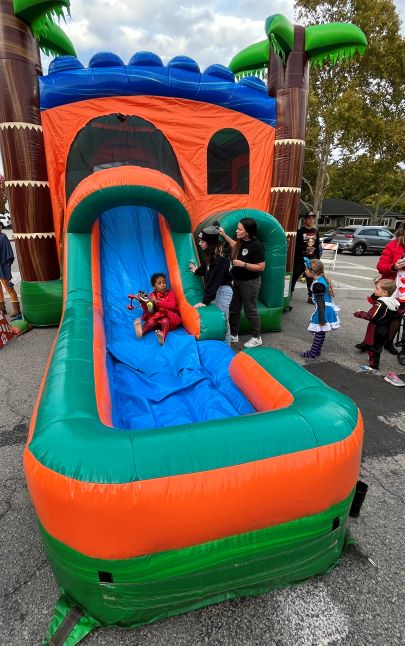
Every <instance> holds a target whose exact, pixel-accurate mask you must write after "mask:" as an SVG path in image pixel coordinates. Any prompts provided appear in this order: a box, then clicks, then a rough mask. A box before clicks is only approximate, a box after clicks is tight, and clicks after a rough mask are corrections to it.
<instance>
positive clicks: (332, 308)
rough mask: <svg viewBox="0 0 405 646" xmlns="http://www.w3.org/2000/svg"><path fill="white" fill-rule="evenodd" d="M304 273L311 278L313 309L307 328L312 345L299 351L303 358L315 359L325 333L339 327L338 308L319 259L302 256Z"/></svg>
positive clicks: (318, 354) (319, 352)
mask: <svg viewBox="0 0 405 646" xmlns="http://www.w3.org/2000/svg"><path fill="white" fill-rule="evenodd" d="M304 263H305V275H306V277H307V278H312V279H313V282H312V284H311V294H312V302H313V303H314V305H315V309H314V311H313V313H312V316H311V318H310V320H309V325H308V330H309V331H310V332H313V334H314V340H313V341H312V346H311V347H310V349H309V350H307V351H306V352H300V356H301V357H304V358H305V359H315V357H319V356H320V354H321V350H322V346H323V343H324V341H325V333H326V332H329V331H330V330H336V329H337V328H339V327H340V319H339V315H338V312H339V308H338V307H337V305H336V304H335V301H334V300H333V296H334V293H333V286H332V283H331V281H330V280H329V278H327V277H326V276H325V271H324V266H323V263H322V262H321V261H320V260H315V259H314V260H310V259H309V258H306V257H305V258H304Z"/></svg>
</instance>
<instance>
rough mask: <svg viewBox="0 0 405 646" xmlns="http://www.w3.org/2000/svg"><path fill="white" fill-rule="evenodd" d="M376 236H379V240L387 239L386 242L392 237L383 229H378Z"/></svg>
mask: <svg viewBox="0 0 405 646" xmlns="http://www.w3.org/2000/svg"><path fill="white" fill-rule="evenodd" d="M378 235H379V236H380V238H387V240H389V239H390V238H392V237H393V235H392V233H390V232H389V231H385V229H379V230H378Z"/></svg>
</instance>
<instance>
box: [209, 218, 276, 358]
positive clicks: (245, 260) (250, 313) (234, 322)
mask: <svg viewBox="0 0 405 646" xmlns="http://www.w3.org/2000/svg"><path fill="white" fill-rule="evenodd" d="M219 232H220V234H221V235H222V236H223V237H224V238H225V240H226V241H227V242H228V243H229V245H230V247H231V249H232V254H231V255H232V265H233V269H232V273H233V279H234V286H233V296H232V301H231V305H230V307H229V325H230V328H231V343H237V342H238V341H239V337H238V333H239V325H240V317H241V311H242V305H243V309H244V310H245V314H246V318H247V319H248V321H249V323H250V325H251V326H252V338H251V339H249V341H247V342H246V343H245V344H244V347H245V348H255V347H257V346H259V345H262V343H263V341H262V338H261V335H260V317H259V313H258V311H257V297H258V296H259V290H260V285H261V273H262V271H264V268H265V266H266V263H265V259H264V248H263V245H262V243H261V242H260V241H259V240H258V239H257V238H256V233H257V224H256V220H254V219H253V218H242V219H241V220H240V222H239V223H238V226H237V228H236V240H233V239H232V238H230V237H229V236H228V235H226V233H225V231H224V230H223V229H222V228H219Z"/></svg>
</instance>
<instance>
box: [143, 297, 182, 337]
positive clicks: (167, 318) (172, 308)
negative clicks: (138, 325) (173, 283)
mask: <svg viewBox="0 0 405 646" xmlns="http://www.w3.org/2000/svg"><path fill="white" fill-rule="evenodd" d="M149 298H150V299H151V301H152V303H153V305H154V312H149V311H148V308H147V305H146V303H144V302H143V301H140V304H141V307H142V309H143V311H144V314H143V315H142V320H143V321H144V324H143V326H142V333H143V334H146V332H150V330H161V331H162V334H163V339H166V336H167V333H168V331H169V330H175V329H176V328H177V327H179V325H181V323H182V320H181V316H180V312H179V309H178V307H177V302H176V297H175V295H174V292H173V291H172V290H171V289H168V290H166V291H165V292H155V291H153V292H151V293H150V294H149Z"/></svg>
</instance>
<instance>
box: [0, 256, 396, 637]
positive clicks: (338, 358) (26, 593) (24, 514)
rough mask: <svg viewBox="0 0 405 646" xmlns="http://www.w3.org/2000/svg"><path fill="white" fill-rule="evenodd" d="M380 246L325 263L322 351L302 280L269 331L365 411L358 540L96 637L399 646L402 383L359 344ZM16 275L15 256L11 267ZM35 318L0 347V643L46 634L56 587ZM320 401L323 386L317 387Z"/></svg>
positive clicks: (48, 331) (41, 345) (40, 339)
mask: <svg viewBox="0 0 405 646" xmlns="http://www.w3.org/2000/svg"><path fill="white" fill-rule="evenodd" d="M375 264H376V257H375V256H363V257H360V258H354V257H353V256H351V255H349V254H342V255H339V256H338V262H337V265H336V268H335V270H334V271H330V272H329V275H330V277H331V278H332V280H333V281H334V283H335V286H336V300H337V302H338V304H339V305H340V307H341V313H340V314H341V319H342V327H341V329H340V330H338V331H336V332H332V333H329V334H327V338H326V341H325V345H324V350H323V353H322V356H321V357H320V358H319V359H316V360H315V361H309V360H302V359H300V357H299V352H300V351H302V350H305V349H307V348H308V347H309V345H310V341H311V338H310V335H309V334H308V332H307V331H306V328H307V324H308V318H309V315H310V313H311V306H310V305H308V304H307V303H306V291H305V286H304V285H303V284H298V286H297V289H296V292H295V294H294V298H293V301H292V306H293V309H292V310H291V311H290V312H288V313H286V314H285V316H284V322H283V331H282V332H281V333H272V334H265V335H264V342H265V345H268V346H272V347H276V348H279V349H280V350H282V351H284V352H286V354H288V355H289V356H291V357H292V358H293V359H295V360H296V361H298V362H299V363H302V364H304V365H305V367H306V368H307V369H308V370H310V371H311V372H312V373H313V374H315V375H317V376H318V377H320V378H321V379H323V380H324V381H325V382H326V383H328V384H330V385H331V386H333V387H334V388H337V389H338V390H341V391H343V392H345V393H347V394H349V395H350V396H351V397H352V398H353V399H354V400H355V401H356V402H357V403H358V404H359V406H360V408H361V410H362V412H363V415H364V418H365V425H366V429H365V441H364V452H363V461H362V470H361V478H362V480H364V481H365V482H366V483H367V484H368V485H369V491H368V494H367V497H366V501H365V503H364V505H363V509H362V512H361V515H360V517H359V518H358V519H350V523H349V526H350V531H351V533H352V535H353V537H354V539H355V541H356V545H355V546H353V547H351V548H349V550H348V551H347V552H346V554H345V555H344V556H343V558H342V560H341V562H340V563H339V565H338V566H337V567H336V568H335V569H334V570H332V571H331V572H329V573H328V574H326V575H324V576H322V577H317V578H314V579H311V580H309V581H307V582H305V583H302V584H301V585H298V586H295V587H290V588H286V589H283V590H276V591H274V592H272V593H269V594H267V595H263V596H261V597H257V598H243V599H237V600H234V601H230V602H226V603H222V604H218V605H215V606H211V607H208V608H205V609H203V610H199V611H195V612H192V613H189V614H187V615H183V616H180V617H174V618H172V619H169V620H167V621H163V622H160V623H157V624H154V625H151V626H145V627H142V628H139V629H137V630H130V631H124V630H118V629H109V630H99V631H96V632H94V633H93V634H92V635H90V636H89V637H88V638H87V639H86V640H85V641H84V642H83V643H84V644H88V646H92V645H94V646H129V645H131V646H138V645H139V646H141V645H144V644H147V645H148V646H163V645H164V646H191V645H193V646H203V645H206V644H210V645H212V646H219V645H221V646H228V645H229V646H231V645H232V646H235V645H237V646H238V645H244V646H245V645H246V646H259V645H260V646H261V645H262V644H266V645H269V646H308V645H311V646H326V645H331V646H334V645H339V646H369V645H370V644H373V645H374V646H397V645H398V646H400V645H401V646H402V645H403V644H404V643H405V629H404V608H405V594H404V589H405V586H404V578H403V572H404V570H405V568H404V566H405V558H404V549H403V544H404V536H405V515H404V502H405V500H404V497H405V493H404V492H405V469H404V467H405V457H404V454H405V388H395V387H394V386H392V385H390V384H388V383H387V382H385V381H384V378H383V375H380V376H376V375H369V374H364V373H363V372H361V371H360V368H359V365H360V364H361V363H364V362H365V361H364V360H365V358H366V357H365V355H362V354H360V353H359V352H358V351H357V350H355V349H354V345H355V343H357V342H358V341H359V340H361V338H362V334H363V333H364V330H365V321H361V320H358V319H355V318H354V317H353V311H355V310H356V309H359V308H361V309H366V308H367V305H368V304H367V301H366V298H367V295H368V293H370V292H371V291H372V287H373V277H374V276H376V275H377V274H376V271H375ZM13 276H14V279H15V282H16V284H17V287H18V282H19V274H18V267H17V266H15V267H13ZM55 334H56V330H55V329H52V328H44V329H35V330H32V331H30V332H29V333H27V334H25V335H23V336H22V337H20V338H19V339H14V340H13V341H11V342H10V343H9V344H8V345H7V346H5V348H3V349H2V350H0V392H1V398H0V474H1V476H0V477H1V490H0V491H1V493H0V511H1V515H0V519H1V522H0V541H1V546H2V549H1V552H0V568H1V573H2V586H1V589H0V646H23V645H30V646H34V645H38V644H40V643H41V639H42V637H43V636H44V634H45V632H46V629H47V626H48V623H49V621H50V619H51V616H52V612H53V607H54V605H55V602H56V600H57V598H58V588H57V585H56V583H55V581H54V579H53V576H52V573H51V570H50V567H49V565H48V562H47V559H46V557H45V555H44V552H43V549H42V545H41V541H40V538H39V533H38V530H37V525H36V518H35V514H34V511H33V508H32V506H31V502H30V498H29V496H28V493H27V490H26V486H25V481H24V476H23V471H22V464H21V460H22V451H23V445H24V442H25V439H26V435H27V425H28V423H29V419H30V416H31V413H32V410H33V407H34V402H35V397H36V394H37V392H38V388H39V384H40V381H41V378H42V375H43V372H44V368H45V364H46V360H47V356H48V353H49V350H50V347H51V344H52V341H53V339H54V337H55ZM381 368H382V371H386V370H392V371H394V372H397V373H399V374H401V373H402V375H403V377H404V378H405V367H401V366H400V365H399V363H398V361H397V359H396V358H395V357H393V356H392V355H389V354H388V353H387V352H385V351H384V352H383V355H382V361H381ZM313 397H314V402H315V401H316V397H317V393H316V392H314V393H313Z"/></svg>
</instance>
